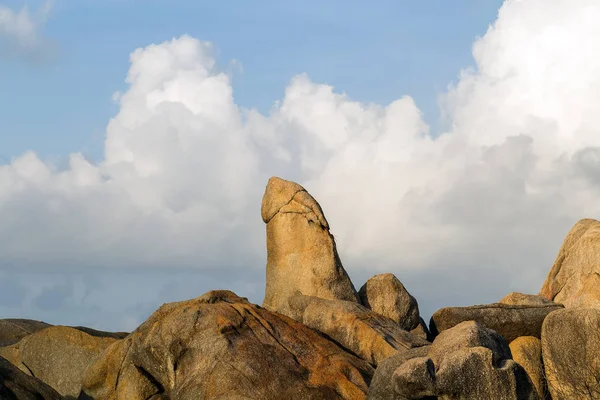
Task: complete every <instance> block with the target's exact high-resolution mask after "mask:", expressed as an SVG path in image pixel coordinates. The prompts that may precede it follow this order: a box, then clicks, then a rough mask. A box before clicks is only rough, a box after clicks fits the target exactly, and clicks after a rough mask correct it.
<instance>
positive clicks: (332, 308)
mask: <svg viewBox="0 0 600 400" xmlns="http://www.w3.org/2000/svg"><path fill="white" fill-rule="evenodd" d="M289 307H290V310H291V311H292V315H293V316H294V317H296V319H297V320H298V321H300V322H302V323H303V324H304V325H306V326H308V327H310V328H312V329H315V330H318V331H319V332H322V333H324V334H326V335H327V336H329V337H330V338H332V339H333V340H335V341H336V342H337V343H339V344H340V345H342V346H343V347H344V348H346V349H348V350H350V351H352V352H353V353H354V354H356V355H358V356H359V357H361V358H362V359H363V360H366V361H368V362H369V363H371V364H373V365H377V364H378V363H379V362H380V361H382V360H384V359H386V358H388V357H390V356H391V355H393V354H395V353H397V352H399V351H400V352H402V351H406V350H408V349H411V348H413V347H420V346H425V345H427V344H429V343H428V342H427V340H425V339H422V338H419V337H418V336H415V335H413V334H411V333H410V332H408V331H406V330H404V329H402V328H400V326H399V325H398V324H397V323H396V322H395V321H393V320H391V319H389V318H386V317H384V316H383V315H381V314H379V313H376V312H373V311H371V310H369V309H368V308H366V307H364V306H362V305H360V304H356V303H353V302H349V301H342V300H325V299H320V298H318V297H314V296H304V295H302V294H300V293H296V295H294V296H292V298H291V299H290V306H289Z"/></svg>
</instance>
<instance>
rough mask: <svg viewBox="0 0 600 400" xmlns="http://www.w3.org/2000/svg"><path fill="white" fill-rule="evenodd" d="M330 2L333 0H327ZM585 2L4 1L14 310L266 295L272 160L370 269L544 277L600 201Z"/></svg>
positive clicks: (77, 309) (0, 51)
mask: <svg viewBox="0 0 600 400" xmlns="http://www.w3.org/2000/svg"><path fill="white" fill-rule="evenodd" d="M323 3H325V4H323ZM598 18H600V4H599V3H598V2H597V1H595V0H544V1H542V0H507V1H504V2H502V1H492V0H489V1H488V0H486V1H481V0H477V1H476V0H472V1H471V0H462V1H458V2H452V4H450V2H447V1H441V0H438V1H429V0H423V1H419V2H408V1H381V2H377V3H376V4H367V3H366V2H360V1H343V2H342V1H328V2H317V1H307V2H302V4H301V5H299V4H296V3H292V2H281V1H261V2H252V3H250V2H244V1H231V2H228V3H227V4H224V3H223V2H204V1H200V2H191V1H169V2H167V1H158V0H157V1H145V2H141V1H133V0H131V1H129V0H110V1H103V2H99V1H91V0H78V1H75V0H71V1H70V0H62V1H61V0H55V1H52V2H50V1H32V0H30V1H28V2H23V1H17V0H15V1H5V2H0V222H1V223H0V317H23V318H33V319H39V320H44V321H46V322H50V323H54V324H69V325H87V326H91V327H94V328H97V329H106V330H131V329H134V328H135V327H136V326H137V325H139V323H141V322H142V321H143V320H145V319H146V318H147V317H148V315H149V314H150V313H151V312H152V311H154V310H155V309H156V308H158V307H159V306H160V305H161V304H162V303H165V302H170V301H176V300H183V299H188V298H193V297H196V296H199V295H201V294H203V293H204V292H206V291H208V290H211V289H231V290H234V291H235V292H236V293H237V294H239V295H242V296H246V297H248V298H249V299H250V300H251V301H253V302H255V303H258V304H260V303H261V302H262V297H263V294H264V280H265V262H266V249H265V227H264V223H263V222H262V221H261V219H260V202H261V198H262V194H263V192H264V188H265V185H266V182H267V179H268V178H269V177H270V176H280V177H283V178H286V179H290V180H294V181H297V182H298V183H300V184H302V185H303V186H305V188H306V189H307V190H308V191H309V192H310V193H311V194H312V195H313V196H314V197H315V198H316V199H317V201H319V202H320V204H321V205H322V207H323V209H324V212H325V215H326V216H327V218H328V220H329V223H330V226H331V230H332V233H333V234H334V235H335V237H336V241H337V244H338V251H339V252H340V257H341V259H342V262H343V263H344V266H345V267H346V269H347V270H348V273H349V275H350V277H351V278H352V279H353V282H354V285H355V286H356V288H357V289H359V288H360V286H362V284H363V283H364V282H365V281H366V280H367V279H368V278H369V277H370V276H373V275H375V274H378V273H383V272H392V273H394V274H395V275H396V276H397V277H398V278H399V279H400V280H401V281H402V282H403V283H404V284H405V286H406V287H407V289H408V290H409V291H410V292H411V293H412V294H413V295H414V296H415V297H416V298H417V300H418V301H419V305H420V308H421V311H422V315H423V316H425V317H426V318H428V317H429V316H430V315H431V313H433V311H435V310H436V309H438V308H441V307H444V306H461V305H472V304H485V303H490V302H494V301H497V300H499V299H500V298H501V297H503V296H504V295H505V294H507V293H509V292H511V291H521V292H526V293H537V292H538V291H539V288H540V287H541V285H542V283H543V281H544V279H545V276H546V274H547V272H548V270H549V269H550V267H551V265H552V263H553V261H554V258H555V257H556V254H557V252H558V249H559V247H560V245H561V243H562V240H563V238H564V237H565V236H566V234H567V232H568V231H569V229H570V228H571V226H572V225H573V224H574V223H575V222H576V221H577V220H579V219H580V218H584V217H591V218H597V215H598V213H599V209H600V203H598V202H597V201H596V199H597V195H598V192H599V190H600V147H599V146H600V135H598V132H597V126H598V124H597V122H596V120H597V116H598V115H600V113H599V111H600V51H599V50H600V26H597V25H598V24H596V21H597V20H598Z"/></svg>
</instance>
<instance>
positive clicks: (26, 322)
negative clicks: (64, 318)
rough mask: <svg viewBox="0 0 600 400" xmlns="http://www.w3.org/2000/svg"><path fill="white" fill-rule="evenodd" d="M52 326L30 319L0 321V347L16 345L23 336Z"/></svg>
mask: <svg viewBox="0 0 600 400" xmlns="http://www.w3.org/2000/svg"><path fill="white" fill-rule="evenodd" d="M50 326H52V325H50V324H47V323H45V322H40V321H34V320H32V319H16V318H14V319H13V318H7V319H0V347H4V346H10V345H11V344H15V343H17V342H18V341H19V340H21V339H23V338H24V337H25V336H27V335H30V334H32V333H34V332H37V331H40V330H42V329H46V328H48V327H50Z"/></svg>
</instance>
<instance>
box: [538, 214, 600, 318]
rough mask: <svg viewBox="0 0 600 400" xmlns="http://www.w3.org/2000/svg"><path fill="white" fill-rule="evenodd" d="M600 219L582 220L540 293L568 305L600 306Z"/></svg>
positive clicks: (565, 244)
mask: <svg viewBox="0 0 600 400" xmlns="http://www.w3.org/2000/svg"><path fill="white" fill-rule="evenodd" d="M599 260H600V222H598V221H596V220H593V219H582V220H581V221H579V222H577V223H576V224H575V225H574V226H573V228H572V229H571V231H570V232H569V233H568V235H567V237H566V238H565V241H564V242H563V244H562V246H561V248H560V250H559V252H558V256H557V257H556V261H555V262H554V265H553V266H552V268H551V269H550V272H549V273H548V276H547V278H546V281H545V282H544V284H543V286H542V289H541V290H540V296H543V297H545V298H547V299H548V300H552V301H554V302H556V303H560V304H564V306H565V307H567V308H571V307H583V308H591V307H594V308H600V262H599Z"/></svg>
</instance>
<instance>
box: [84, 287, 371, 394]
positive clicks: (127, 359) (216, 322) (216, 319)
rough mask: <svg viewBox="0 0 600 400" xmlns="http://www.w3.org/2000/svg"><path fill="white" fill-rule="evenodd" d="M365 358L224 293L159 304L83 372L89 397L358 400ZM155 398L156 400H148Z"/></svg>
mask: <svg viewBox="0 0 600 400" xmlns="http://www.w3.org/2000/svg"><path fill="white" fill-rule="evenodd" d="M372 374H373V369H372V367H371V366H370V365H369V364H368V363H367V362H365V361H363V360H361V359H359V358H357V357H355V356H354V355H351V354H349V353H348V352H346V351H344V350H343V349H342V348H340V347H339V346H337V345H336V344H334V343H333V342H331V341H329V340H327V339H326V338H324V337H323V336H321V335H319V334H318V333H317V332H315V331H313V330H312V329H310V328H307V327H306V326H304V325H302V324H300V323H298V322H296V321H294V320H292V319H290V318H288V317H286V316H283V315H279V314H277V313H272V312H269V311H267V310H265V309H263V308H260V307H257V306H255V305H253V304H250V303H249V302H248V301H247V300H246V299H243V298H240V297H238V296H236V295H235V294H234V293H232V292H229V291H212V292H209V293H206V294H205V295H203V296H201V297H198V298H196V299H193V300H188V301H182V302H178V303H170V304H165V305H163V306H162V307H161V308H160V309H159V310H158V311H156V312H155V313H154V314H152V316H151V317H150V318H149V319H148V320H147V321H146V322H144V323H143V324H142V325H141V326H140V327H138V328H137V329H136V330H135V331H134V332H132V333H131V334H130V335H129V336H128V337H127V338H125V339H124V340H122V341H119V342H117V343H114V344H113V345H112V346H110V347H109V348H108V349H106V351H105V352H104V353H103V354H102V355H101V356H100V357H99V358H98V359H97V360H96V361H95V362H94V363H93V364H92V365H91V366H90V367H89V368H88V369H87V371H86V374H85V379H84V392H85V395H87V396H89V397H91V398H93V399H95V400H106V399H128V400H145V399H149V398H153V399H154V398H169V399H178V400H188V399H189V400H191V399H194V400H195V399H207V400H210V399H299V400H302V399H315V400H317V399H323V400H325V399H361V398H364V397H365V392H366V391H367V387H368V384H369V382H370V379H371V376H372ZM153 396H155V397H153Z"/></svg>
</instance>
